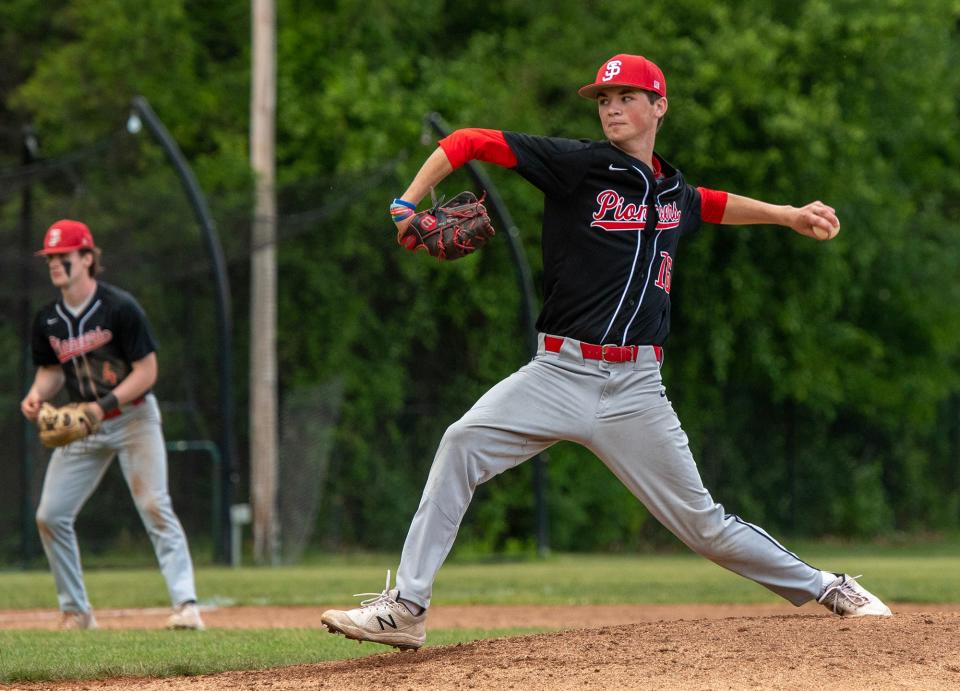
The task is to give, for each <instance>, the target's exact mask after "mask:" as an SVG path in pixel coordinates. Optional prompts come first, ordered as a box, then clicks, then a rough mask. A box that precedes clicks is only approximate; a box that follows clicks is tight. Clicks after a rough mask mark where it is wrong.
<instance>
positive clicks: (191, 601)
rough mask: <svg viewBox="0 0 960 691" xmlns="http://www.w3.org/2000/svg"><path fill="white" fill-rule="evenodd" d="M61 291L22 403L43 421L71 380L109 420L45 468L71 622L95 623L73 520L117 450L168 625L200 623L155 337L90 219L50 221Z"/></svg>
mask: <svg viewBox="0 0 960 691" xmlns="http://www.w3.org/2000/svg"><path fill="white" fill-rule="evenodd" d="M37 254H38V255H43V256H45V257H46V259H47V265H48V268H49V271H50V280H51V282H52V283H53V285H54V286H56V287H57V288H59V289H60V297H59V298H58V299H57V300H55V301H54V302H51V303H50V304H48V305H46V306H45V307H43V308H42V309H41V310H40V311H39V312H38V314H37V316H36V318H35V320H34V326H33V340H32V351H33V361H34V364H35V365H36V366H37V372H36V376H35V378H34V381H33V385H32V386H31V387H30V391H29V392H28V393H27V395H26V397H25V398H24V399H23V401H22V402H21V405H20V407H21V410H22V411H23V414H24V415H25V416H26V417H27V418H28V419H30V420H36V419H37V414H38V413H39V411H40V407H41V404H42V403H43V402H44V401H48V400H50V399H52V398H53V397H54V396H56V395H57V393H58V392H59V391H60V390H61V389H62V388H64V387H65V388H66V391H67V395H68V397H69V398H70V400H71V401H77V402H85V403H86V409H87V412H88V413H89V414H90V415H91V416H92V417H93V418H94V419H95V420H99V421H101V425H100V428H99V431H97V432H96V433H94V434H92V435H91V436H88V437H86V438H83V439H80V440H77V441H74V442H72V443H70V444H68V445H66V446H62V447H60V448H57V449H56V450H55V451H54V452H53V454H52V456H51V458H50V463H49V465H48V467H47V472H46V475H45V477H44V481H43V491H42V494H41V496H40V505H39V507H38V509H37V527H38V528H39V531H40V538H41V540H42V542H43V548H44V551H45V552H46V555H47V559H48V561H49V562H50V569H51V571H52V572H53V577H54V581H55V583H56V587H57V596H58V600H59V604H60V610H61V612H62V613H63V614H62V621H61V626H62V627H63V628H80V629H87V628H95V627H96V619H95V618H94V616H93V612H92V609H91V606H90V602H89V600H88V599H87V592H86V588H85V587H84V583H83V572H82V569H81V566H80V549H79V546H78V544H77V536H76V532H75V530H74V522H75V520H76V517H77V514H78V513H79V512H80V509H81V508H82V507H83V505H84V503H86V501H87V499H88V498H89V497H90V495H91V494H92V493H93V491H94V490H95V489H96V487H97V485H98V484H99V483H100V480H101V479H102V478H103V475H104V473H105V472H106V470H107V468H108V467H109V465H110V463H111V461H112V460H113V458H114V457H117V458H119V461H120V468H121V470H122V472H123V477H124V479H125V480H126V483H127V486H128V487H129V488H130V492H131V494H132V495H133V500H134V503H135V504H136V507H137V511H138V512H139V514H140V518H141V519H142V520H143V524H144V527H146V529H147V533H148V534H149V536H150V540H151V541H152V543H153V547H154V551H155V552H156V555H157V560H158V561H159V563H160V570H161V572H162V573H163V577H164V579H165V580H166V583H167V589H168V591H169V594H170V599H171V602H172V604H173V606H174V610H173V612H172V614H171V615H170V617H169V619H168V620H167V626H168V627H169V628H189V629H202V628H203V621H202V620H201V618H200V613H199V611H198V610H197V606H196V599H197V595H196V588H195V586H194V579H193V564H192V562H191V559H190V551H189V549H188V547H187V538H186V535H185V534H184V532H183V528H182V527H181V525H180V521H179V520H178V519H177V516H176V514H175V513H174V512H173V506H172V504H171V501H170V495H169V493H168V490H167V454H166V447H165V444H164V439H163V431H162V429H161V421H160V410H159V407H158V406H157V400H156V397H155V396H154V395H153V394H152V393H151V388H152V387H153V385H154V383H155V382H156V379H157V356H156V343H155V341H154V337H153V334H152V333H151V329H150V324H149V322H148V321H147V316H146V314H145V313H144V311H143V309H142V308H141V307H140V305H139V304H137V302H136V300H134V298H133V297H132V296H131V295H130V294H129V293H126V292H124V291H122V290H120V289H119V288H115V287H114V286H111V285H109V284H107V283H103V282H100V281H97V279H96V278H95V277H96V274H97V272H98V269H99V255H100V250H99V248H97V247H96V246H95V245H94V241H93V236H92V235H91V233H90V230H89V229H88V228H87V226H86V225H85V224H83V223H80V222H78V221H71V220H68V219H64V220H61V221H57V222H56V223H54V224H53V225H52V226H50V228H49V229H48V230H47V233H46V236H45V238H44V243H43V249H42V250H40V251H39V252H37Z"/></svg>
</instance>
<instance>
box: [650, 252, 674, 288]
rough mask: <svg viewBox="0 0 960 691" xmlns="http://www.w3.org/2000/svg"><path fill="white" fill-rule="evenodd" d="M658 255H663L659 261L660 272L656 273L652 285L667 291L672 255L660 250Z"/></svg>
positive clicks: (671, 270) (670, 276)
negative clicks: (655, 278)
mask: <svg viewBox="0 0 960 691" xmlns="http://www.w3.org/2000/svg"><path fill="white" fill-rule="evenodd" d="M660 256H661V257H663V261H661V262H660V273H659V274H658V275H657V280H656V282H655V283H654V285H656V286H657V288H660V289H661V290H663V291H665V292H667V293H669V292H670V279H671V278H672V274H673V257H671V256H670V253H669V252H661V253H660Z"/></svg>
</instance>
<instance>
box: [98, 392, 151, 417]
mask: <svg viewBox="0 0 960 691" xmlns="http://www.w3.org/2000/svg"><path fill="white" fill-rule="evenodd" d="M145 400H147V399H146V396H141V397H140V398H138V399H137V400H135V401H130V402H129V403H128V404H127V405H140V404H141V403H143V402H144V401H145ZM121 415H123V410H121V408H120V407H119V406H117V407H116V408H114V409H113V410H111V411H110V412H108V413H106V414H105V415H104V416H103V419H104V420H110V419H112V418H115V417H119V416H121Z"/></svg>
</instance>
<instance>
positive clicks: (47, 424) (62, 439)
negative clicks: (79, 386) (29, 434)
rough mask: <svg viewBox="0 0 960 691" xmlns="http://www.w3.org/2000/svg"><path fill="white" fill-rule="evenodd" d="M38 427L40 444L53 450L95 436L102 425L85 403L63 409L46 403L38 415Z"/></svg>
mask: <svg viewBox="0 0 960 691" xmlns="http://www.w3.org/2000/svg"><path fill="white" fill-rule="evenodd" d="M37 427H39V428H40V443H42V444H43V445H44V446H46V447H47V448H49V449H52V448H56V447H57V446H66V445H67V444H69V443H70V442H73V441H76V440H77V439H83V438H84V437H86V436H88V435H91V434H93V433H94V432H96V431H97V430H98V429H100V423H99V422H97V420H96V419H95V418H94V417H93V416H92V415H90V413H88V412H87V407H86V404H84V403H68V404H67V405H65V406H63V407H62V408H57V407H56V406H52V405H50V404H49V403H44V404H43V405H42V406H40V414H39V415H37Z"/></svg>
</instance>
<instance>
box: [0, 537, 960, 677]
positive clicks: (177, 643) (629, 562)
mask: <svg viewBox="0 0 960 691" xmlns="http://www.w3.org/2000/svg"><path fill="white" fill-rule="evenodd" d="M793 547H795V548H796V550H797V552H798V553H799V554H800V555H801V556H803V557H804V558H805V559H807V560H808V561H809V562H810V563H813V564H815V565H817V566H820V567H823V568H828V569H831V570H836V571H848V572H852V573H854V574H860V573H863V574H864V582H865V583H866V584H867V586H868V587H869V588H871V589H872V590H874V591H875V592H877V594H879V595H881V596H882V597H883V598H884V599H886V600H889V601H892V602H927V603H938V602H960V579H958V578H957V576H956V574H958V573H960V542H955V541H948V542H936V543H921V542H910V543H903V544H891V545H881V546H877V545H870V546H851V545H839V544H838V545H824V544H814V545H800V546H797V545H793ZM394 558H395V557H385V556H378V555H355V556H332V557H327V558H322V559H314V560H313V563H310V564H309V565H306V566H297V567H282V568H240V569H228V568H217V567H201V568H199V569H198V571H197V586H198V590H199V593H200V598H201V602H202V603H208V604H217V605H221V606H226V605H231V604H236V605H329V604H336V605H340V604H342V605H348V604H350V603H352V602H354V601H355V600H354V598H352V597H351V595H352V594H353V593H357V592H361V591H379V590H381V589H382V587H383V582H384V577H385V575H386V569H387V568H390V567H393V566H394V565H393V564H392V563H391V559H394ZM86 579H87V585H88V589H89V592H90V598H91V600H92V602H93V603H94V606H95V607H98V608H115V607H157V606H164V605H166V604H168V603H167V601H166V594H165V589H164V586H163V581H162V579H161V578H160V574H159V572H158V571H157V569H155V568H150V569H126V568H125V569H103V568H101V569H90V570H88V572H87V574H86ZM775 601H778V598H777V597H776V596H774V595H773V594H771V593H769V592H767V591H766V590H765V589H763V588H761V587H759V586H757V585H756V584H753V583H751V582H749V581H747V580H745V579H742V578H740V577H738V576H734V575H733V574H730V573H729V572H727V571H725V570H723V569H721V568H719V567H717V566H715V565H714V564H711V563H709V562H707V561H706V560H704V559H701V558H699V557H696V556H694V555H685V554H678V555H631V556H587V555H554V556H551V557H549V558H547V559H543V560H529V561H511V562H497V561H486V562H480V561H472V562H465V561H459V562H458V561H454V562H452V563H450V564H447V565H446V566H444V568H443V569H442V570H441V572H440V576H439V577H438V580H437V583H436V587H435V591H434V602H436V603H438V604H468V603H487V604H609V603H638V604H642V603H696V602H704V603H751V602H775ZM55 606H56V605H55V597H54V591H53V581H52V579H51V577H50V575H49V574H48V573H47V572H45V571H30V572H7V573H0V609H15V608H37V607H40V608H50V609H55ZM531 631H533V630H532V629H512V630H510V631H499V630H498V631H464V630H457V631H436V630H431V633H430V639H429V644H430V645H444V644H449V643H454V642H458V641H468V640H474V639H477V638H487V637H493V636H501V635H516V634H520V633H529V632H531ZM385 650H387V649H386V648H383V647H381V646H376V645H371V644H365V645H357V644H356V643H354V642H352V641H346V640H345V639H343V638H342V637H339V636H330V635H329V634H327V633H326V632H325V631H318V630H305V629H303V630H301V629H288V630H276V629H273V630H241V629H237V630H219V631H217V630H211V631H206V632H203V633H193V632H167V631H104V630H101V631H93V632H82V633H77V632H53V631H0V682H12V681H28V680H45V679H50V680H53V679H84V678H98V677H99V678H102V677H110V676H116V675H134V676H137V675H149V676H162V675H176V674H207V673H214V672H219V671H227V670H238V669H260V668H266V667H272V666H278V665H292V664H302V663H310V662H320V661H323V660H332V659H343V658H348V657H355V656H360V655H367V654H373V653H379V652H384V651H385Z"/></svg>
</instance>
